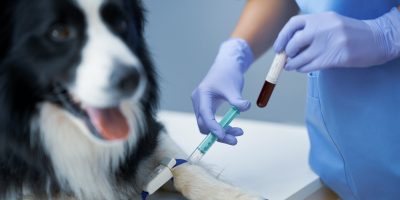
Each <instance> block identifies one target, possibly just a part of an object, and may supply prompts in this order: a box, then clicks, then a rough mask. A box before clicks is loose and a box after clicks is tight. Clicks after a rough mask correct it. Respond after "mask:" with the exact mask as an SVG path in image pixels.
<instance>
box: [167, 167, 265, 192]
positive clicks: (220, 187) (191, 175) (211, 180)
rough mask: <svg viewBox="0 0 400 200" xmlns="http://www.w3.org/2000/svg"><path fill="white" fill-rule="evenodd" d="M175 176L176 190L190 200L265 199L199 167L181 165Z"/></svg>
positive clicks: (177, 168) (174, 171)
mask: <svg viewBox="0 0 400 200" xmlns="http://www.w3.org/2000/svg"><path fill="white" fill-rule="evenodd" d="M173 174H174V185H175V188H176V189H177V190H178V191H179V192H181V193H182V194H183V195H184V196H185V197H186V198H188V199H190V200H228V199H229V200H262V199H264V198H261V197H257V196H255V195H252V194H250V193H248V192H245V191H243V190H241V189H239V188H238V187H235V186H232V185H229V184H227V183H224V182H222V181H220V180H218V179H217V178H215V177H213V176H212V175H210V174H209V173H208V172H207V171H206V170H205V169H204V168H202V167H200V166H197V165H191V164H183V165H180V166H178V167H176V168H174V170H173Z"/></svg>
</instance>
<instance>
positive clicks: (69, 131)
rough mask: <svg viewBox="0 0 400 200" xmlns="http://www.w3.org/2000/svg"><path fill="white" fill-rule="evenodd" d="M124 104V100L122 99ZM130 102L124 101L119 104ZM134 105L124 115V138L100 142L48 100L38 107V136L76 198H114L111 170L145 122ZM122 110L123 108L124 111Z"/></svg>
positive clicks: (62, 179) (134, 143)
mask: <svg viewBox="0 0 400 200" xmlns="http://www.w3.org/2000/svg"><path fill="white" fill-rule="evenodd" d="M126 104H127V103H126ZM126 106H130V105H124V106H123V107H126ZM139 110H140V109H137V111H136V112H135V113H136V115H137V117H135V116H134V115H133V114H130V115H126V116H125V117H127V120H128V121H130V122H132V123H130V124H129V125H130V130H131V133H130V136H129V138H128V140H127V141H126V142H121V141H119V142H111V143H107V144H100V143H98V142H94V141H99V140H98V139H94V138H91V137H85V136H84V135H86V136H87V135H91V133H89V130H88V129H87V128H86V126H85V124H84V123H83V122H82V121H80V120H79V119H78V118H76V117H74V116H72V115H71V114H69V113H68V112H67V111H65V110H64V109H62V108H60V107H58V106H55V105H53V104H50V103H45V104H43V105H42V106H41V108H40V115H39V119H38V121H39V124H40V127H41V130H42V131H41V135H40V138H41V140H42V143H43V144H44V147H45V149H46V151H47V153H48V154H49V157H50V159H51V162H52V164H53V166H54V170H55V173H56V176H57V179H58V181H59V183H60V184H61V187H62V188H63V189H66V190H71V191H72V192H73V193H74V194H75V195H76V196H77V197H78V199H114V195H115V194H114V190H113V183H114V180H113V179H112V178H111V177H108V175H110V174H113V172H114V171H115V170H116V168H117V167H118V166H119V164H120V161H121V159H124V158H125V156H126V153H127V151H128V149H129V148H125V147H130V148H133V147H134V146H135V145H136V142H137V139H138V137H139V135H136V133H137V132H142V131H139V130H138V129H139V128H140V126H139V125H145V122H143V121H141V119H143V117H142V116H141V113H140V112H138V111H139ZM124 113H125V112H124Z"/></svg>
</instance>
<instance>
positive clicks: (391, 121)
mask: <svg viewBox="0 0 400 200" xmlns="http://www.w3.org/2000/svg"><path fill="white" fill-rule="evenodd" d="M399 5H400V1H399V0H319V1H313V0H297V1H294V0H249V1H248V2H247V4H246V6H245V8H244V11H243V13H242V16H241V18H240V20H239V22H238V25H237V27H236V29H235V30H234V31H233V33H232V35H231V38H230V39H228V40H227V41H225V42H224V43H222V45H221V47H220V50H219V53H218V55H217V57H216V59H215V62H214V64H213V65H212V67H211V68H210V70H209V72H208V74H207V75H206V76H205V77H204V79H203V80H202V82H201V83H200V84H199V86H198V87H197V88H196V89H195V90H194V91H193V94H192V102H193V108H194V111H195V114H196V117H197V122H198V125H199V129H200V132H202V133H204V134H206V133H209V132H213V133H214V134H215V135H216V136H218V138H219V141H220V142H224V143H227V144H231V145H234V144H236V143H237V139H236V137H237V136H240V135H242V134H243V131H242V129H240V128H237V127H230V128H228V129H226V130H224V129H222V128H221V127H220V126H219V125H218V123H217V122H216V121H215V111H216V110H217V108H218V107H219V105H220V104H221V103H222V102H224V101H227V102H229V103H230V104H231V105H233V106H236V107H237V108H239V110H240V111H246V110H248V109H249V108H250V102H249V101H248V100H246V99H243V98H242V95H241V92H242V89H243V84H244V74H245V72H246V70H247V69H248V68H249V67H250V66H251V64H252V63H253V61H254V60H256V59H257V58H258V57H260V56H261V55H262V54H263V53H264V52H265V51H266V50H267V49H268V48H270V47H271V46H272V45H273V47H274V50H275V51H276V52H277V53H279V52H282V51H285V52H286V54H287V55H288V60H287V62H286V65H285V69H286V70H288V71H298V72H302V73H308V77H309V81H308V97H307V113H306V123H307V128H308V132H309V138H310V142H311V150H310V165H311V167H312V169H313V170H314V171H315V172H316V173H317V174H318V175H319V176H320V177H321V180H322V181H323V182H324V184H326V185H327V186H328V187H329V188H331V189H332V190H333V191H335V192H336V193H337V194H338V195H339V196H340V197H341V198H342V199H345V200H347V199H350V200H352V199H359V200H365V199H374V200H375V199H382V200H391V199H400V11H399V9H400V6H399ZM299 11H300V12H301V13H302V14H300V15H297V14H298V12H299ZM274 41H275V43H274V44H273V42H274Z"/></svg>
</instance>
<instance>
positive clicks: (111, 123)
mask: <svg viewBox="0 0 400 200" xmlns="http://www.w3.org/2000/svg"><path fill="white" fill-rule="evenodd" d="M86 111H87V113H88V115H89V118H90V120H91V122H92V124H93V125H94V126H95V128H96V129H97V132H98V133H99V134H100V135H101V137H103V139H105V140H123V139H127V138H128V135H129V126H128V123H127V121H126V119H125V117H124V115H123V114H122V113H121V111H120V109H119V108H118V107H115V108H104V109H98V108H86Z"/></svg>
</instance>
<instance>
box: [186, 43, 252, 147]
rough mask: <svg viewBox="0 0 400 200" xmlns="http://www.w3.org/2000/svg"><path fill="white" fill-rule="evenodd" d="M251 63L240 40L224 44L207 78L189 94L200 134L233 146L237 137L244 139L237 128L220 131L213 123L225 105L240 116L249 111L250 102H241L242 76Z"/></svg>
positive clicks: (249, 53) (221, 129)
mask: <svg viewBox="0 0 400 200" xmlns="http://www.w3.org/2000/svg"><path fill="white" fill-rule="evenodd" d="M252 62H253V53H252V51H251V49H250V48H249V46H248V44H247V43H246V42H245V41H244V40H242V39H237V38H234V39H230V40H228V41H226V42H224V43H223V44H222V45H221V47H220V49H219V53H218V55H217V58H216V59H215V61H214V64H213V65H212V67H211V68H210V70H209V71H208V74H207V75H206V76H205V78H204V79H203V80H202V82H201V83H200V84H199V86H198V87H197V88H196V89H195V90H194V91H193V93H192V103H193V109H194V112H195V114H196V118H197V124H198V126H199V129H200V132H201V133H203V134H208V133H210V132H212V133H213V134H215V135H216V136H217V137H218V141H220V142H223V143H226V144H230V145H235V144H236V143H237V139H236V136H240V135H243V130H242V129H240V128H234V127H228V128H227V129H225V130H224V129H223V128H222V127H221V126H220V125H219V124H218V123H217V121H216V120H215V112H216V110H217V109H218V107H219V106H220V105H221V103H223V102H224V101H227V102H229V103H230V104H231V105H233V106H235V107H236V108H238V109H239V111H241V112H243V111H246V110H248V109H249V108H250V101H248V100H245V99H243V98H242V95H241V93H242V89H243V84H244V77H243V75H244V73H245V72H246V70H247V69H248V68H249V66H250V65H251V63H252Z"/></svg>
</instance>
